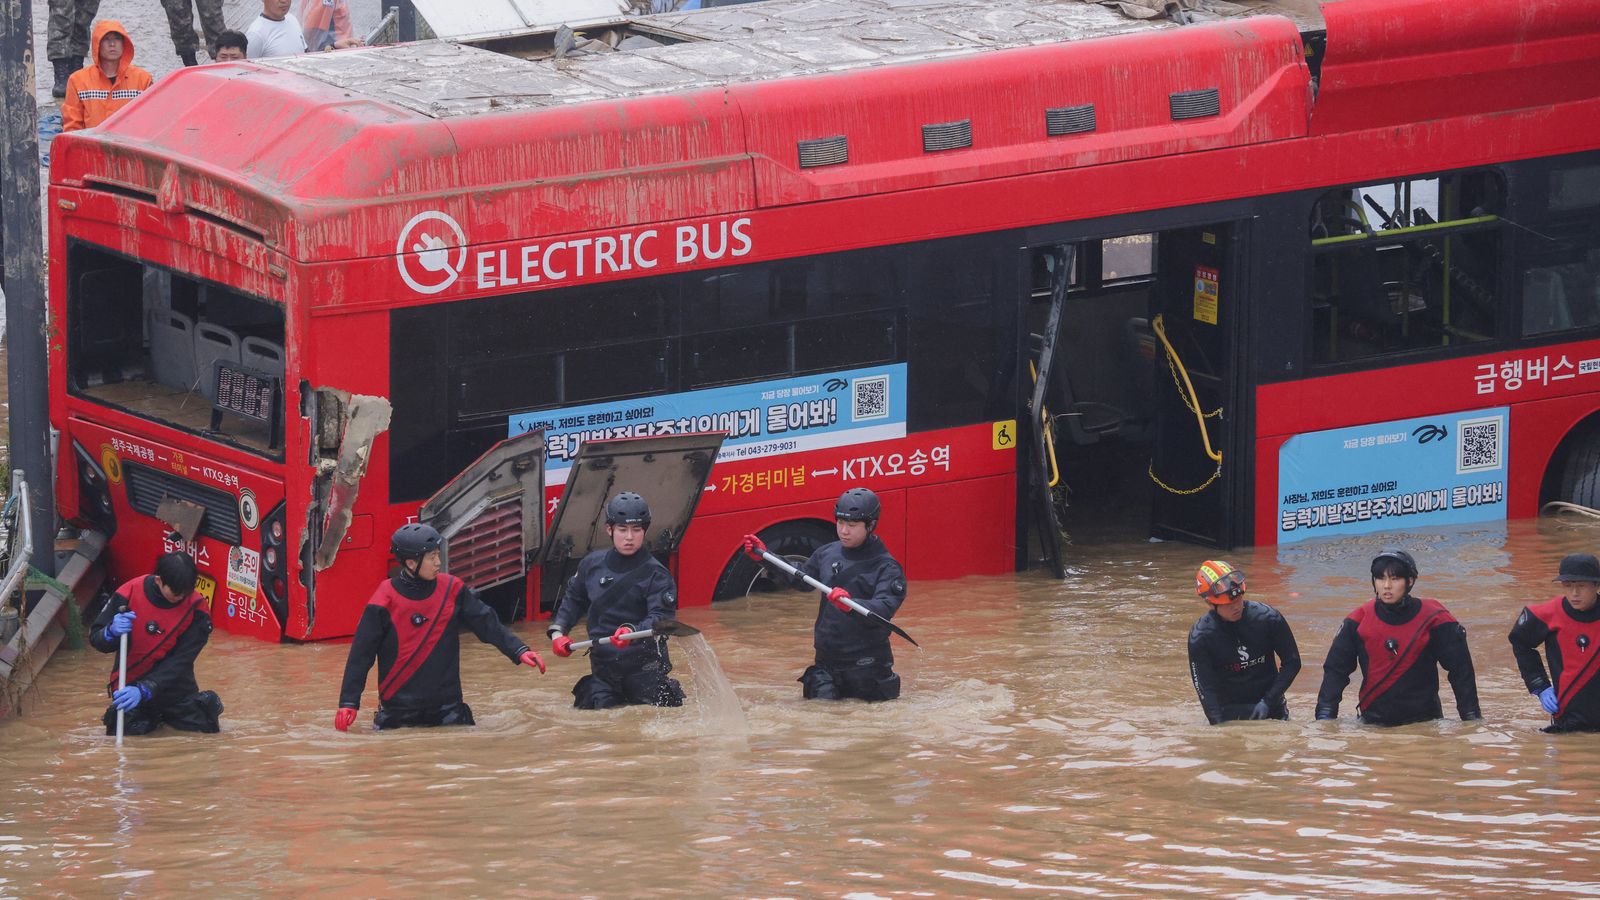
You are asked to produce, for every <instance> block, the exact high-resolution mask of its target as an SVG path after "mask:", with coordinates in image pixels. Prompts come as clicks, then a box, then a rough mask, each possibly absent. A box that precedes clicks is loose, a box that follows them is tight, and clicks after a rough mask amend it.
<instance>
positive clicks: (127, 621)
mask: <svg viewBox="0 0 1600 900" xmlns="http://www.w3.org/2000/svg"><path fill="white" fill-rule="evenodd" d="M137 618H139V614H138V613H136V612H134V611H133V610H131V609H130V610H124V611H123V612H119V613H117V614H116V615H114V616H112V617H111V624H110V625H107V626H106V637H112V638H114V637H119V636H121V635H124V634H127V633H128V632H130V631H132V630H133V620H134V619H137Z"/></svg>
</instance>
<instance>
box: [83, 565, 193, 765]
mask: <svg viewBox="0 0 1600 900" xmlns="http://www.w3.org/2000/svg"><path fill="white" fill-rule="evenodd" d="M197 575H198V573H197V572H196V571H195V566H194V560H193V559H192V558H190V556H189V554H187V553H181V552H175V553H168V554H165V555H164V556H162V557H161V558H160V559H158V560H156V571H155V574H154V575H147V576H145V577H143V578H135V579H133V580H132V581H128V582H125V583H124V584H123V585H122V586H121V587H119V588H117V591H116V593H115V594H112V595H111V598H110V599H109V600H107V601H106V605H105V608H104V609H102V610H101V611H100V615H99V616H97V617H96V618H95V620H94V625H93V627H92V629H91V630H90V632H89V644H90V646H92V647H94V648H95V649H96V650H99V651H100V652H101V653H111V654H115V653H116V652H117V651H118V649H120V647H121V645H122V636H123V635H127V636H128V684H127V687H124V688H120V689H119V688H118V687H117V666H116V665H115V664H113V665H112V666H111V678H110V680H109V681H108V682H107V685H106V693H108V694H110V695H111V706H110V707H108V708H107V709H106V712H105V715H104V716H102V717H101V721H102V722H104V723H105V726H106V734H116V733H117V710H119V709H120V710H122V711H123V717H124V722H123V725H124V727H123V730H124V731H125V732H126V733H127V734H149V733H150V732H152V731H155V730H156V729H157V728H160V727H161V726H162V725H171V726H172V727H173V728H176V729H178V730H179V731H198V732H202V733H205V734H215V733H216V732H218V731H220V730H221V727H220V726H219V725H218V721H217V720H218V717H220V716H221V715H222V700H221V699H220V698H218V697H217V695H216V693H215V692H214V691H202V690H200V687H199V685H197V684H195V680H194V661H195V658H196V657H198V656H199V655H200V651H201V650H203V649H205V646H206V642H207V641H209V640H210V639H211V615H210V614H209V613H207V612H206V598H205V595H203V594H201V593H199V592H198V591H196V590H195V589H194V585H195V581H196V579H197Z"/></svg>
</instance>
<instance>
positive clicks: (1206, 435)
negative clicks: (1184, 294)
mask: <svg viewBox="0 0 1600 900" xmlns="http://www.w3.org/2000/svg"><path fill="white" fill-rule="evenodd" d="M1150 329H1151V330H1152V331H1154V332H1155V333H1156V337H1158V338H1160V339H1161V346H1162V347H1164V348H1166V351H1167V359H1168V360H1170V361H1171V362H1172V364H1173V365H1175V366H1177V368H1178V374H1179V375H1182V376H1183V387H1184V389H1185V390H1187V391H1188V392H1189V409H1190V410H1191V411H1192V412H1193V413H1194V420H1195V424H1197V425H1199V426H1200V441H1201V442H1202V443H1203V444H1204V445H1205V448H1206V456H1209V457H1211V461H1212V462H1214V463H1216V464H1217V465H1219V466H1220V465H1222V454H1221V453H1218V452H1217V451H1215V450H1213V449H1211V432H1209V431H1207V430H1206V414H1205V413H1203V412H1201V411H1200V397H1199V396H1198V395H1196V394H1195V392H1194V383H1193V382H1191V381H1190V380H1189V370H1188V369H1186V368H1184V367H1183V360H1181V359H1179V358H1178V351H1176V350H1174V349H1172V342H1171V341H1169V340H1167V329H1166V326H1165V325H1163V324H1162V322H1161V315H1160V314H1159V313H1158V314H1157V315H1156V317H1155V318H1154V319H1151V320H1150Z"/></svg>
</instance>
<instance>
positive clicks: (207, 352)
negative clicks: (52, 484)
mask: <svg viewBox="0 0 1600 900" xmlns="http://www.w3.org/2000/svg"><path fill="white" fill-rule="evenodd" d="M67 283H68V288H67V312H66V325H67V334H68V340H67V387H68V390H69V391H70V392H71V393H72V394H73V395H75V396H78V397H83V398H86V399H89V400H93V401H95V402H96V403H100V404H103V405H105V406H110V407H115V408H117V409H121V410H124V411H126V412H129V413H132V414H134V415H136V416H139V417H141V418H145V419H150V420H153V421H156V422H161V423H164V424H167V425H171V426H174V427H177V428H181V429H183V430H184V431H188V432H191V433H195V434H200V435H203V436H205V437H207V438H211V439H214V440H218V441H222V442H224V443H229V444H233V445H235V446H238V447H241V448H243V449H246V450H250V451H254V452H256V453H265V454H272V455H277V454H281V452H282V449H283V448H282V436H281V422H282V417H283V377H284V316H283V309H282V307H280V306H277V305H275V304H272V303H269V302H267V301H265V300H261V299H257V298H255V297H249V296H246V295H244V294H241V293H238V292H237V291H234V290H230V289H229V288H226V287H223V286H221V285H218V284H213V283H210V282H204V281H201V280H199V279H196V278H193V277H190V276H187V275H184V274H183V273H181V272H176V271H172V270H170V269H166V268H163V267H161V266H156V265H152V264H150V263H147V262H141V261H139V260H135V259H131V258H129V257H127V256H123V255H121V254H118V253H115V252H113V251H110V250H106V249H104V248H101V247H95V246H92V245H89V244H85V243H81V242H73V244H72V245H71V247H70V248H69V250H68V254H67Z"/></svg>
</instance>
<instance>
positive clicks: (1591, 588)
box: [1510, 553, 1600, 732]
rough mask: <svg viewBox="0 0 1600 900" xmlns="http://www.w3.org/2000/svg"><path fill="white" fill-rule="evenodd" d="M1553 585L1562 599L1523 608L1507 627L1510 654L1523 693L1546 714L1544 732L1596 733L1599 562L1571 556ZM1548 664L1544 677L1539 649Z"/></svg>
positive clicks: (1599, 720) (1599, 727)
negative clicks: (1558, 587)
mask: <svg viewBox="0 0 1600 900" xmlns="http://www.w3.org/2000/svg"><path fill="white" fill-rule="evenodd" d="M1555 580H1556V581H1559V582H1561V590H1562V593H1563V594H1564V596H1561V597H1556V598H1555V599H1553V600H1547V601H1545V602H1544V603H1540V604H1537V605H1535V606H1527V607H1524V608H1523V610H1522V615H1520V616H1518V617H1517V623H1516V624H1515V625H1513V626H1512V627H1511V635H1510V639H1511V652H1512V653H1514V654H1515V655H1516V657H1517V668H1518V669H1520V670H1521V671H1522V680H1523V682H1524V683H1525V684H1527V686H1528V693H1530V694H1533V695H1534V696H1536V697H1538V698H1539V705H1540V706H1541V707H1543V708H1544V711H1545V712H1547V713H1549V714H1550V726H1549V727H1548V728H1546V729H1544V730H1545V731H1548V732H1562V731H1600V680H1597V679H1596V678H1595V677H1594V676H1595V673H1596V672H1600V664H1597V662H1596V660H1600V606H1597V605H1596V603H1595V600H1596V598H1597V597H1600V560H1597V559H1595V557H1594V554H1592V553H1573V554H1570V555H1568V556H1566V557H1565V558H1563V559H1562V560H1561V568H1560V570H1559V571H1558V572H1557V574H1556V577H1555ZM1541 644H1543V645H1544V652H1545V657H1546V658H1548V659H1549V661H1550V674H1549V676H1548V677H1547V676H1546V675H1545V670H1544V661H1543V660H1541V659H1540V658H1539V645H1541Z"/></svg>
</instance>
